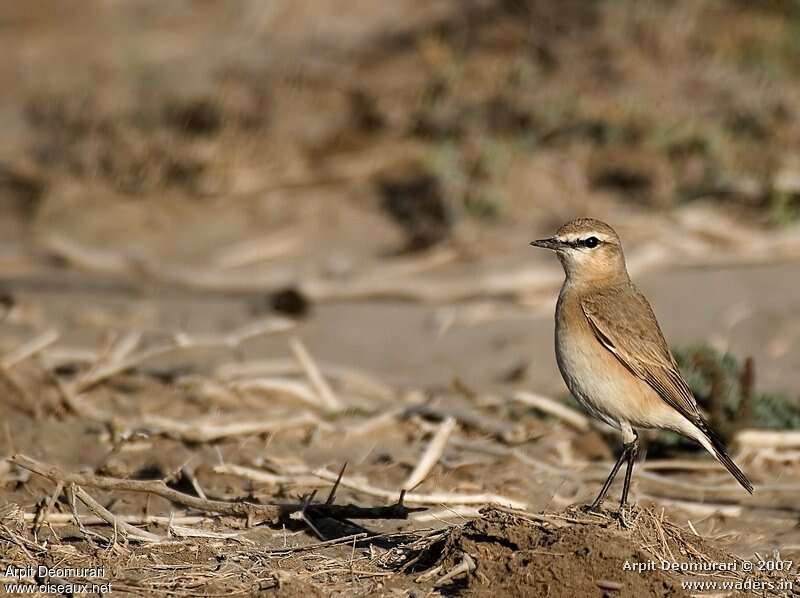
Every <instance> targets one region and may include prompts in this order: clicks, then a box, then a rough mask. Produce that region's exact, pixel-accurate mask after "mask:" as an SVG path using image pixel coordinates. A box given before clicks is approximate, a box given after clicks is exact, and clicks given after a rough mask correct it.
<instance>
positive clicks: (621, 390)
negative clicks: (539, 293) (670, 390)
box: [555, 301, 662, 428]
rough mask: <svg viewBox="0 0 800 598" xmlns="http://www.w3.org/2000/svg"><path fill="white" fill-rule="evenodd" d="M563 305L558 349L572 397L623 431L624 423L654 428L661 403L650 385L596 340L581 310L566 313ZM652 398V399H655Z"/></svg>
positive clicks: (558, 324) (559, 320) (563, 375)
mask: <svg viewBox="0 0 800 598" xmlns="http://www.w3.org/2000/svg"><path fill="white" fill-rule="evenodd" d="M565 307H566V308H569V307H571V306H569V305H566V306H565V305H562V302H561V301H559V309H558V311H557V313H556V334H555V341H556V342H555V349H556V361H557V362H558V368H559V370H560V371H561V376H562V377H563V378H564V382H565V383H566V385H567V388H569V390H570V392H571V393H572V395H573V396H574V397H575V398H576V399H577V400H578V401H579V402H580V403H581V404H582V405H583V406H584V407H585V408H586V409H587V410H588V411H589V412H590V413H591V414H592V415H594V416H595V417H597V418H598V419H601V420H602V421H604V422H606V423H607V424H610V425H612V426H614V427H617V428H618V427H619V423H620V422H628V423H630V424H631V425H633V426H640V427H650V426H651V425H652V420H653V416H654V415H656V413H654V411H656V412H659V411H661V407H662V406H661V404H660V403H661V401H660V399H659V398H658V397H657V395H655V393H654V392H653V391H652V389H650V387H649V386H647V384H646V383H644V382H643V381H641V380H639V379H638V378H636V377H635V376H633V375H632V374H631V373H630V372H629V371H628V370H627V369H626V368H625V366H623V365H622V364H621V363H620V362H619V361H618V360H617V358H616V357H615V356H614V355H613V354H612V353H611V352H609V351H608V350H607V349H606V348H605V347H603V346H602V345H601V344H600V342H599V341H598V340H597V338H596V337H595V335H594V333H593V332H592V330H591V328H590V327H589V323H588V322H587V321H586V318H585V316H584V314H583V311H582V310H581V309H580V305H575V307H576V308H577V310H579V311H573V312H572V313H571V314H570V313H569V312H565V311H564V308H565ZM651 395H652V396H651Z"/></svg>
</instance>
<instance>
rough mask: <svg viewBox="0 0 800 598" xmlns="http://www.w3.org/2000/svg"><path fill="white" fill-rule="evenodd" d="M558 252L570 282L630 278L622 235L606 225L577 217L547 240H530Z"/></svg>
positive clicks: (592, 219)
mask: <svg viewBox="0 0 800 598" xmlns="http://www.w3.org/2000/svg"><path fill="white" fill-rule="evenodd" d="M531 245H533V246H535V247H543V248H544V249H550V250H552V251H555V252H556V254H557V255H558V259H560V260H561V264H562V265H563V266H564V272H565V273H566V275H567V279H568V280H569V281H571V282H577V283H581V282H595V283H596V282H601V281H609V282H613V281H617V280H624V279H627V278H628V272H627V269H626V268H625V256H624V255H623V253H622V243H621V242H620V240H619V236H618V235H617V233H616V232H615V231H614V229H613V228H611V227H610V226H609V225H607V224H606V223H604V222H601V221H599V220H595V219H594V218H578V219H577V220H572V221H570V222H567V223H566V224H565V225H564V226H562V227H561V228H559V229H558V231H557V232H556V234H555V235H553V236H552V237H550V238H548V239H539V240H538V241H531Z"/></svg>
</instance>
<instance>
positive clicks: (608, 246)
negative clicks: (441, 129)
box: [531, 218, 753, 513]
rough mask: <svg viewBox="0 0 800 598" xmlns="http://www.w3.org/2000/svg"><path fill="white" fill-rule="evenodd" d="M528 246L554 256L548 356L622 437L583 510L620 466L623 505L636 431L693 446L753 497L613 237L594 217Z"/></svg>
mask: <svg viewBox="0 0 800 598" xmlns="http://www.w3.org/2000/svg"><path fill="white" fill-rule="evenodd" d="M531 245H533V246H535V247H541V248H544V249H549V250H551V251H554V252H555V253H556V255H557V256H558V259H559V260H560V261H561V265H562V266H563V268H564V273H565V278H564V283H563V285H562V287H561V291H560V293H559V295H558V302H557V304H556V311H555V353H556V362H557V363H558V368H559V370H560V371H561V376H562V378H563V379H564V382H565V383H566V385H567V388H569V390H570V392H571V393H572V395H573V396H574V397H575V398H576V399H577V400H578V402H579V403H580V404H581V405H582V406H583V407H584V408H585V409H586V410H587V411H588V412H589V413H590V414H591V415H593V416H594V417H596V418H597V419H600V420H601V421H603V422H605V423H607V424H609V425H611V426H613V427H614V428H616V429H617V430H619V431H620V433H621V435H622V443H623V445H622V453H621V454H620V456H619V458H618V459H617V461H616V463H615V464H614V467H613V468H612V470H611V473H610V475H609V476H608V479H607V480H606V481H605V483H604V484H603V487H602V488H601V490H600V493H599V494H598V495H597V498H596V499H595V500H594V502H593V503H592V504H591V505H589V506H588V510H589V511H590V512H595V513H596V512H599V511H600V509H601V506H602V504H603V502H604V500H605V498H606V494H607V493H608V490H609V488H610V487H611V484H612V482H613V481H614V478H615V476H616V475H617V472H618V471H619V469H620V467H621V466H622V463H623V462H627V466H626V469H625V481H624V485H623V487H622V497H621V500H620V512H622V510H623V509H624V508H625V507H626V505H627V501H628V490H629V488H630V483H631V475H632V473H633V466H634V462H635V461H636V459H637V456H638V453H639V433H638V432H637V429H663V430H671V431H673V432H677V433H678V434H680V435H682V436H684V437H686V438H689V439H691V440H694V441H696V442H698V443H699V444H700V445H701V446H702V447H703V448H705V449H706V450H707V451H708V452H709V453H711V455H713V456H714V457H715V458H716V459H717V460H718V461H719V462H720V463H721V464H722V465H723V466H725V468H726V469H727V470H728V471H729V472H730V473H731V475H733V477H734V478H736V481H737V482H739V484H740V485H741V486H742V487H743V488H744V489H745V490H747V492H749V493H750V494H752V493H753V484H752V483H751V482H750V480H749V479H748V477H747V476H746V475H745V474H744V472H743V471H742V470H741V469H739V467H738V466H737V465H736V463H734V462H733V459H731V457H730V455H729V454H728V452H727V451H726V449H725V446H724V444H723V442H722V440H721V439H720V437H719V436H718V435H717V434H716V433H715V431H714V430H713V429H712V428H711V426H710V425H709V423H708V420H707V419H706V418H705V416H704V415H703V413H702V412H701V410H700V408H699V407H698V405H697V401H696V399H695V397H694V395H693V393H692V390H691V389H690V388H689V385H688V384H687V383H686V380H685V379H684V378H683V376H682V375H681V373H680V371H679V369H678V365H677V363H676V362H675V358H674V357H673V355H672V353H671V352H670V350H669V346H668V345H667V342H666V341H665V340H664V334H663V333H662V332H661V327H660V326H659V324H658V321H657V320H656V316H655V314H654V313H653V309H652V307H650V303H649V302H648V301H647V299H646V298H645V296H644V295H643V294H642V293H641V291H639V289H638V288H636V286H635V285H634V284H633V282H631V279H630V276H629V275H628V269H627V267H626V264H625V255H624V254H623V251H622V243H621V241H620V238H619V236H618V235H617V233H616V232H615V231H614V229H613V228H611V226H609V225H608V224H606V223H604V222H601V221H600V220H596V219H594V218H578V219H575V220H572V221H570V222H567V223H566V224H564V225H563V226H562V227H561V228H559V229H558V231H557V232H556V234H555V235H554V236H552V237H550V238H547V239H539V240H536V241H531Z"/></svg>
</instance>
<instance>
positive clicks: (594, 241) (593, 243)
mask: <svg viewBox="0 0 800 598" xmlns="http://www.w3.org/2000/svg"><path fill="white" fill-rule="evenodd" d="M583 244H584V245H585V246H586V247H588V248H589V249H594V248H595V247H597V246H598V245H600V239H598V238H597V237H589V238H588V239H586V240H585V241H584V242H583Z"/></svg>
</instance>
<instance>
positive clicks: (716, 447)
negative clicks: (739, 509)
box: [695, 421, 753, 494]
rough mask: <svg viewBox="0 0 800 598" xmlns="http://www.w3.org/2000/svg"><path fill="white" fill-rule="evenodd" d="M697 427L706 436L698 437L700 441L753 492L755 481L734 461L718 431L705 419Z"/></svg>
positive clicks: (743, 486) (746, 488) (742, 484)
mask: <svg viewBox="0 0 800 598" xmlns="http://www.w3.org/2000/svg"><path fill="white" fill-rule="evenodd" d="M695 425H696V426H697V428H698V429H699V430H700V432H702V434H703V436H704V438H702V439H700V438H699V439H698V440H700V443H701V444H702V445H703V446H704V447H705V448H706V450H708V452H710V453H711V454H712V455H714V456H715V457H716V458H717V461H719V462H720V463H722V464H723V465H724V466H725V469H727V470H728V471H729V472H731V475H732V476H733V477H735V478H736V481H737V482H739V484H741V486H742V488H744V489H745V490H747V491H748V492H749V493H750V494H752V493H753V483H752V482H751V481H750V480H749V479H748V477H747V476H746V475H745V474H744V472H743V471H742V470H741V469H739V466H738V465H736V463H734V462H733V459H731V457H730V455H728V452H727V451H726V450H725V445H724V444H723V443H722V439H721V438H720V437H719V436H717V434H716V432H714V430H712V429H711V426H709V425H708V424H707V423H706V422H705V421H700V422H699V423H697V424H695ZM703 440H707V442H703Z"/></svg>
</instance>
